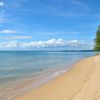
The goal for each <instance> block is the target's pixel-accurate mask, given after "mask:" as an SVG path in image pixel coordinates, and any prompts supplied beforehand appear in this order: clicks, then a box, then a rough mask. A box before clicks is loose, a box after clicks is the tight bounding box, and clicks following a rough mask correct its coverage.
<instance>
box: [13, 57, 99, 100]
mask: <svg viewBox="0 0 100 100" xmlns="http://www.w3.org/2000/svg"><path fill="white" fill-rule="evenodd" d="M97 57H98V56H93V57H89V58H85V59H83V60H81V61H79V62H77V63H76V64H74V65H73V67H72V68H70V69H69V70H68V71H67V72H65V73H64V74H63V75H60V76H59V77H56V78H55V79H54V80H52V81H50V82H48V83H47V84H45V85H43V86H41V87H39V88H37V89H34V90H32V91H31V92H29V93H25V94H23V95H21V96H17V97H15V98H14V99H13V100H33V99H35V100H74V99H71V98H73V96H74V95H75V94H77V93H78V91H80V89H81V88H82V86H83V84H84V83H85V82H87V80H88V79H89V77H90V76H91V73H92V71H94V66H93V64H94V59H96V58H97ZM84 64H85V65H86V68H84ZM80 100H81V99H80ZM82 100H83V99H82Z"/></svg>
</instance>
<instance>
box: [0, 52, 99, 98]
mask: <svg viewBox="0 0 100 100" xmlns="http://www.w3.org/2000/svg"><path fill="white" fill-rule="evenodd" d="M96 54H99V52H92V51H0V100H13V98H14V97H15V96H18V95H22V94H24V93H25V92H29V91H31V90H33V89H35V88H38V87H40V86H42V85H44V84H46V83H48V82H49V81H51V80H52V79H54V78H56V77H58V76H59V75H61V74H63V73H64V72H67V71H68V70H69V69H71V68H72V65H73V64H75V63H76V62H78V61H79V60H81V59H84V58H87V57H90V56H94V55H96Z"/></svg>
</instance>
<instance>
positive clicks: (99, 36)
mask: <svg viewBox="0 0 100 100" xmlns="http://www.w3.org/2000/svg"><path fill="white" fill-rule="evenodd" d="M94 51H100V26H99V27H98V30H97V32H96V39H95V45H94Z"/></svg>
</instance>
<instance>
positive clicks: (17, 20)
mask: <svg viewBox="0 0 100 100" xmlns="http://www.w3.org/2000/svg"><path fill="white" fill-rule="evenodd" d="M99 8H100V0H95V1H94V0H0V50H33V49H57V50H58V49H64V50H67V49H68V50H70V49H71V50H72V49H78V50H79V49H82V50H88V49H92V48H93V44H94V39H95V32H96V30H97V27H98V25H100V10H99Z"/></svg>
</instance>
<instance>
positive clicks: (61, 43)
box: [0, 39, 93, 49]
mask: <svg viewBox="0 0 100 100" xmlns="http://www.w3.org/2000/svg"><path fill="white" fill-rule="evenodd" d="M89 45H91V47H92V45H93V44H92V43H91V44H90V43H86V42H85V41H79V40H70V41H66V40H63V39H50V40H47V41H30V42H18V41H11V42H1V43H0V49H1V48H13V49H18V48H20V49H21V48H22V49H34V48H35V49H36V48H37V49H41V48H57V47H58V48H59V47H64V48H66V49H67V47H75V48H76V47H80V48H81V47H82V48H83V47H86V46H89Z"/></svg>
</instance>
